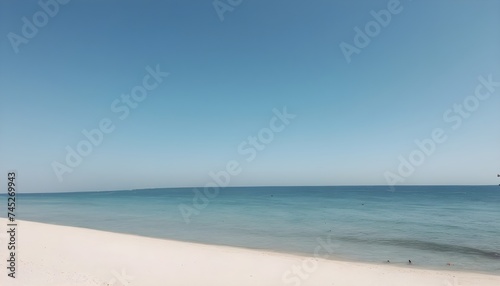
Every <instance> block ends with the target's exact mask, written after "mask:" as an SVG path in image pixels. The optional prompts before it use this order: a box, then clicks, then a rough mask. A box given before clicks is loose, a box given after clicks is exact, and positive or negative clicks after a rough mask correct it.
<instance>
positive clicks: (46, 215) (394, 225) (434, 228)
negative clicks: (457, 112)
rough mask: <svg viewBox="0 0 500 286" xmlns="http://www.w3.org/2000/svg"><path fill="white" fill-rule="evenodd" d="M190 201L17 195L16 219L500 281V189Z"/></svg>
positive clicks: (352, 191)
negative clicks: (320, 252)
mask: <svg viewBox="0 0 500 286" xmlns="http://www.w3.org/2000/svg"><path fill="white" fill-rule="evenodd" d="M194 197H195V194H194V192H193V189H191V188H181V189H144V190H127V191H112V192H111V191H102V192H84V193H83V192H82V193H46V194H22V193H18V194H17V201H16V202H17V205H16V206H17V214H16V218H17V219H18V220H29V221H36V222H43V223H50V224H58V225H67V226H75V227H84V228H90V229H97V230H105V231H111V232H119V233H128V234H136V235H141V236H149V237H156V238H167V239H174V240H182V241H190V242H198V243H205V244H217V245H229V246H237V247H244V248H250V249H264V250H272V251H276V252H285V253H293V254H300V255H304V256H311V257H312V256H313V255H314V249H315V248H316V247H317V246H318V243H319V241H320V240H322V241H329V244H330V246H331V245H334V246H333V247H332V251H333V252H332V254H331V257H330V258H333V259H341V260H350V261H362V262H371V263H386V261H387V260H389V261H390V263H392V264H401V265H403V264H406V263H407V262H408V260H411V261H412V264H413V267H423V268H433V269H450V270H468V271H477V272H487V273H495V274H500V187H498V186H400V187H397V188H396V189H395V191H393V192H391V191H388V189H387V187H383V186H333V187H237V188H232V187H229V188H223V189H221V190H220V192H219V194H218V195H217V196H215V197H212V198H210V199H208V201H206V200H205V201H200V200H197V201H195V202H196V203H198V204H200V202H201V204H203V205H204V208H200V205H198V208H196V207H195V206H193V198H194ZM2 201H4V203H2V204H1V209H0V211H1V216H2V217H6V213H7V210H6V204H7V203H6V196H5V195H2ZM180 205H182V206H183V207H182V209H184V211H186V210H190V211H192V212H191V216H190V218H189V223H187V222H186V219H185V217H184V216H183V215H182V213H181V210H180V208H179V206H180ZM190 207H191V208H192V209H190ZM19 229H20V231H19V235H22V224H21V225H20V228H19ZM448 263H450V264H452V265H451V266H448V265H447V264H448Z"/></svg>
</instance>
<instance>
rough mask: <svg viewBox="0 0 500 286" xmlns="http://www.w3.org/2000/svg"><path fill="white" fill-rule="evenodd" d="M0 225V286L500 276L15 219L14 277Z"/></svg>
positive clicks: (498, 279) (487, 281)
mask: <svg viewBox="0 0 500 286" xmlns="http://www.w3.org/2000/svg"><path fill="white" fill-rule="evenodd" d="M0 223H1V224H2V228H3V231H2V232H1V233H0V241H1V242H2V244H3V246H1V247H2V248H4V249H5V251H2V257H1V260H0V267H1V268H2V269H4V273H3V274H2V278H0V281H1V282H2V283H1V284H2V285H164V284H166V283H168V284H170V285H199V284H202V283H203V284H206V285H234V284H239V285H332V283H334V284H335V285H345V284H349V283H350V284H349V285H367V284H369V285H381V286H382V285H384V286H385V285H402V284H404V285H415V286H416V285H436V286H438V285H439V286H443V285H453V286H455V285H456V286H458V285H485V286H490V285H491V286H493V285H500V276H497V275H494V274H491V273H482V272H471V271H464V270H455V269H453V270H441V269H428V268H422V267H419V266H415V267H413V266H405V265H398V264H392V263H391V264H384V263H382V262H381V263H365V262H356V261H346V260H339V259H335V258H328V259H324V258H313V257H308V256H305V255H300V254H290V253H283V252H278V251H269V250H264V249H263V250H258V249H249V248H240V247H233V246H224V245H210V244H202V243H194V242H185V241H176V240H169V239H162V238H152V237H145V236H138V235H133V234H123V233H113V232H107V231H100V230H93V229H88V228H78V227H71V226H61V225H52V224H44V223H38V222H31V221H18V234H17V240H18V253H17V260H18V261H17V263H18V269H17V270H18V273H17V277H16V278H15V279H13V278H10V277H8V276H7V275H6V274H7V273H5V272H6V271H5V269H6V265H5V263H6V260H7V251H6V244H7V240H6V238H7V233H6V230H7V229H6V227H7V219H5V218H1V219H0ZM311 256H312V255H311ZM131 277H133V278H131ZM127 279H128V280H130V281H128V280H127ZM121 280H122V281H121ZM124 280H127V281H124ZM106 283H107V284H106Z"/></svg>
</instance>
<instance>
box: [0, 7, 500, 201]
mask: <svg viewBox="0 0 500 286" xmlns="http://www.w3.org/2000/svg"><path fill="white" fill-rule="evenodd" d="M40 3H41V4H40ZM0 11H1V12H0V35H1V40H0V99H1V100H0V176H4V177H6V176H7V172H8V171H9V170H16V171H17V172H18V179H17V180H18V191H20V192H73V191H100V190H122V189H140V188H160V187H192V186H203V185H205V184H207V183H209V182H217V181H216V179H214V177H217V176H219V178H226V179H227V178H229V182H227V181H226V182H225V183H224V184H226V183H227V185H230V186H270V185H281V186H287V185H302V186H303V185H387V184H390V185H392V184H394V185H434V184H451V185H464V184H465V185H467V184H488V185H493V184H498V183H500V182H499V180H498V179H497V177H496V174H497V173H500V148H499V147H500V129H499V127H498V126H499V125H498V123H499V122H500V112H499V106H500V83H499V82H500V33H498V27H500V2H499V1H495V0H483V1H475V0H474V1H473V0H469V1H466V0H462V1H456V0H443V1H430V0H429V1H411V0H401V1H400V2H398V1H396V0H389V1H387V0H380V1H379V0H370V1H327V0H318V1H312V2H311V1H295V0H287V1H284V0H277V1H263V0H260V1H257V0H254V1H246V0H242V1H236V0H232V1H225V0H221V1H214V2H212V1H181V0H178V1H97V0H94V1H81V0H73V1H67V0H66V1H63V0H61V1H60V2H56V1H55V0H50V1H48V0H42V1H40V2H37V1H1V2H0ZM388 15H389V16H388ZM389 17H390V19H389ZM342 47H344V48H342ZM345 47H348V48H345ZM488 82H489V83H488ZM146 87H147V88H148V89H146ZM478 90H479V91H478ZM144 92H145V94H146V95H144ZM478 92H479V93H478ZM132 93H134V95H136V97H135V98H136V99H137V100H136V99H134V98H133V97H130V96H131V94H132ZM126 98H128V101H126ZM139 99H140V100H139ZM132 106H133V107H132ZM457 106H458V107H457ZM125 110H127V111H125ZM284 114H285V115H284ZM286 114H288V115H286ZM280 116H281V117H280ZM99 128H101V129H99ZM94 129H95V130H100V131H95V132H97V133H95V132H94V133H93V134H94V135H95V134H97V135H95V136H96V137H95V138H94V143H96V144H94V143H92V142H91V141H90V140H89V139H87V137H85V135H84V134H83V133H84V131H85V130H86V131H88V132H91V130H94ZM102 130H105V131H106V132H107V133H104V132H103V131H102ZM82 132H83V133H82ZM99 132H100V133H102V138H101V136H100V135H99V134H100V133H99ZM91 133H92V132H91ZM259 136H260V137H259ZM249 137H250V138H249ZM251 137H254V138H255V140H254V141H252V139H251ZM415 141H419V142H420V145H419V144H417V143H416V142H415ZM252 142H253V143H252ZM422 142H423V143H422ZM89 146H90V147H89ZM419 146H420V147H419ZM422 146H423V147H422ZM78 147H80V150H79V151H80V153H78V152H79V151H78ZM69 150H73V151H74V152H76V154H77V155H76V156H73V157H71V155H68V154H70V153H71V151H69ZM82 154H83V155H82ZM73 155H74V154H73ZM68 156H69V157H71V158H72V159H71V160H73V161H71V160H70V161H68V160H67V157H68ZM78 156H79V157H80V159H79V160H77V159H75V158H77V157H78ZM68 162H69V163H68ZM235 164H237V165H235ZM70 165H71V166H70ZM228 165H230V167H228ZM235 170H237V171H235ZM230 171H231V172H230ZM1 174H4V175H1ZM211 174H212V175H211ZM214 174H216V175H214ZM227 174H229V175H228V176H225V175H227ZM0 178H1V177H0ZM0 181H2V179H0ZM217 184H219V185H221V186H222V185H223V184H222V183H220V182H219V183H217Z"/></svg>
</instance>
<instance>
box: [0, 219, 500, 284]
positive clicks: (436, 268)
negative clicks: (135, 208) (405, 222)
mask: <svg viewBox="0 0 500 286" xmlns="http://www.w3.org/2000/svg"><path fill="white" fill-rule="evenodd" d="M1 220H6V218H3V217H0V221H1ZM18 221H21V222H30V223H37V224H45V225H53V226H61V227H69V228H78V229H85V230H91V231H99V232H105V233H111V234H118V235H128V236H135V237H138V238H149V239H158V240H162V241H168V242H173V243H177V242H180V243H189V244H194V245H202V246H217V247H228V248H235V249H243V250H248V251H258V252H267V253H275V254H277V255H290V256H293V257H302V258H304V259H307V258H314V254H313V251H311V252H310V253H306V252H292V251H285V250H275V249H268V248H251V247H246V246H235V245H227V244H217V243H204V242H198V241H188V240H178V239H172V238H164V237H155V236H147V235H139V234H133V233H126V232H113V231H107V230H100V229H93V228H88V227H81V226H71V225H64V224H53V223H45V222H38V221H30V220H18ZM6 223H7V222H5V224H6ZM0 235H1V234H0ZM0 237H1V236H0ZM321 259H324V260H327V261H338V262H347V263H361V264H367V265H377V266H394V267H401V268H407V269H421V270H429V271H450V272H465V273H475V274H485V275H493V276H497V275H500V273H494V272H488V271H480V270H471V269H464V268H453V267H450V266H446V265H442V266H432V265H423V264H419V263H415V261H412V262H413V263H412V264H411V265H409V264H408V263H407V261H403V262H395V261H393V260H391V262H390V263H386V262H384V261H379V262H375V261H363V260H356V259H354V258H349V257H341V256H335V255H330V256H329V257H327V258H325V257H322V258H321Z"/></svg>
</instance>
